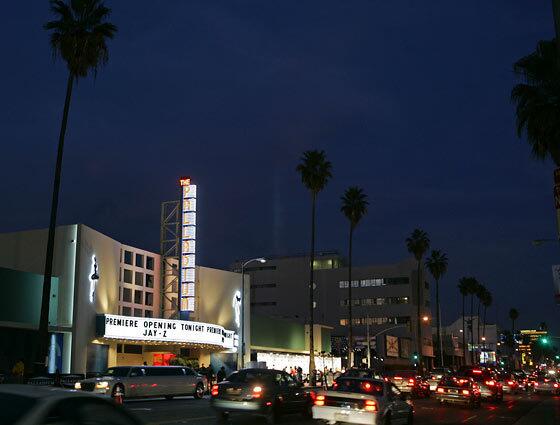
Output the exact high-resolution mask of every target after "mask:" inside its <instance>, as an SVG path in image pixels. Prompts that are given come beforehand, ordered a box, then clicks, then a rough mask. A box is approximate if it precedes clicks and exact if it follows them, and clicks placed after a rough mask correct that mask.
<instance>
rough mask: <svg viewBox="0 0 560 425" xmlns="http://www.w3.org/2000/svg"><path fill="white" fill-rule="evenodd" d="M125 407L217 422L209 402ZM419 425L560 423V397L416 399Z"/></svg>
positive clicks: (180, 423) (289, 423)
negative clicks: (460, 402) (451, 402)
mask: <svg viewBox="0 0 560 425" xmlns="http://www.w3.org/2000/svg"><path fill="white" fill-rule="evenodd" d="M125 407H126V408H127V409H129V410H130V411H131V412H132V413H133V414H135V415H136V416H138V417H139V418H140V420H142V421H143V422H144V424H145V425H188V424H193V425H201V424H212V423H215V415H214V413H213V411H212V409H211V408H210V403H209V399H207V398H205V399H203V400H194V399H193V398H189V397H181V398H177V399H174V400H163V399H154V400H134V401H127V402H126V403H125ZM414 408H415V418H414V421H415V424H417V425H424V424H442V425H444V424H445V425H451V424H468V425H478V424H481V425H482V424H485V425H486V424H492V425H509V424H515V423H516V422H518V421H519V425H524V424H525V423H527V425H531V424H535V425H548V424H560V397H551V396H535V395H526V394H523V395H515V396H509V395H506V396H505V399H504V402H503V403H500V404H493V403H483V405H482V407H481V408H480V409H475V410H471V409H467V408H463V407H460V406H440V405H439V403H437V402H436V401H435V400H433V399H429V400H414ZM230 423H231V424H232V425H241V424H244V425H245V424H247V425H251V424H261V425H262V424H264V423H265V421H264V420H263V419H261V418H256V417H255V418H249V417H247V416H232V417H231V419H230ZM280 423H281V424H285V425H311V424H313V423H314V422H313V421H310V420H303V419H302V418H301V417H299V416H298V415H286V416H284V417H282V418H281V420H280Z"/></svg>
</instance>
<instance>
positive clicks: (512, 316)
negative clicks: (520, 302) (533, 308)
mask: <svg viewBox="0 0 560 425" xmlns="http://www.w3.org/2000/svg"><path fill="white" fill-rule="evenodd" d="M518 318H519V312H518V311H517V310H516V309H515V308H512V309H510V311H509V319H510V320H511V334H512V335H515V321H516V320H517V319H518Z"/></svg>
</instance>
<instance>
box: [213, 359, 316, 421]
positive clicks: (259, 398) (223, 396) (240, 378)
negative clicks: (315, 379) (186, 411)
mask: <svg viewBox="0 0 560 425" xmlns="http://www.w3.org/2000/svg"><path fill="white" fill-rule="evenodd" d="M211 395H212V399H211V402H210V403H211V406H212V407H213V409H214V410H215V411H216V414H217V419H218V421H226V420H227V419H228V417H229V414H230V413H235V412H237V413H246V414H249V415H258V416H264V417H265V418H266V420H267V422H268V423H275V422H276V421H277V419H278V418H279V416H280V415H282V414H284V413H300V414H302V415H303V416H304V417H306V418H309V417H311V406H312V402H313V400H312V393H311V392H308V391H306V390H305V389H304V388H303V386H302V384H301V383H299V382H297V381H296V380H295V379H294V378H293V377H292V376H290V375H289V374H288V373H286V372H284V371H281V370H274V369H242V370H240V371H238V372H234V373H232V374H231V375H230V376H229V377H228V378H227V379H226V380H225V381H222V382H220V383H219V384H216V385H213V386H212V390H211Z"/></svg>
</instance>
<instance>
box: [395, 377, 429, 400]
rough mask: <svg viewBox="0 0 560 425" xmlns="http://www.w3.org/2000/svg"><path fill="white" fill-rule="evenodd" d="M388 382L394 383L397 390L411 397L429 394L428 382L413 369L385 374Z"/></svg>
mask: <svg viewBox="0 0 560 425" xmlns="http://www.w3.org/2000/svg"><path fill="white" fill-rule="evenodd" d="M385 379H386V380H387V381H388V382H391V383H393V384H395V386H396V387H397V388H398V389H399V391H401V392H403V393H408V394H410V395H411V396H412V397H418V398H425V397H429V396H430V384H428V381H426V380H425V379H424V378H422V377H421V376H419V375H418V374H417V373H416V371H415V370H398V371H393V372H388V373H386V375H385Z"/></svg>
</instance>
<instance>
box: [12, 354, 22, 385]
mask: <svg viewBox="0 0 560 425" xmlns="http://www.w3.org/2000/svg"><path fill="white" fill-rule="evenodd" d="M12 375H13V376H14V378H15V379H16V381H17V382H19V383H23V376H24V375H25V363H23V359H21V358H20V359H19V360H18V361H17V362H16V364H15V365H14V367H13V368H12Z"/></svg>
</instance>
